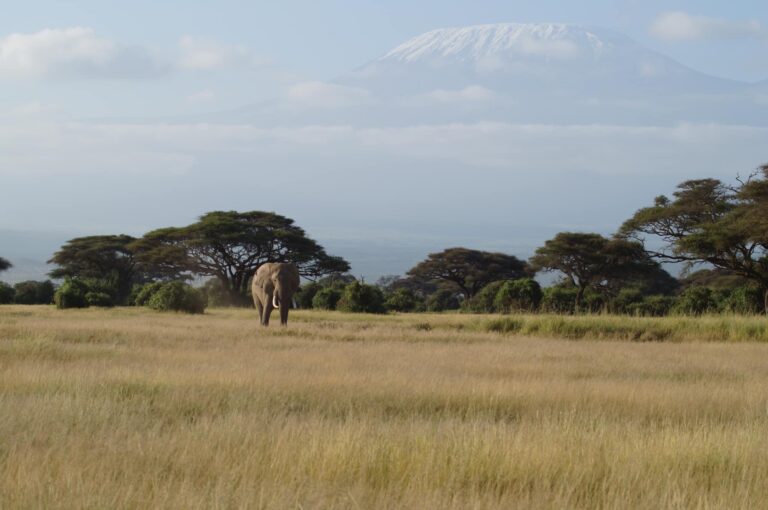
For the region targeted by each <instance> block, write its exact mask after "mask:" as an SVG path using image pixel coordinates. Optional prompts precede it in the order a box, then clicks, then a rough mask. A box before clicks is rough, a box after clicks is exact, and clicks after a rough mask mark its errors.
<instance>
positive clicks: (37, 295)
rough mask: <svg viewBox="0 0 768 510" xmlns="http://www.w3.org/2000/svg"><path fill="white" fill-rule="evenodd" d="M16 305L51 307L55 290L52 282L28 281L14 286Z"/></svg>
mask: <svg viewBox="0 0 768 510" xmlns="http://www.w3.org/2000/svg"><path fill="white" fill-rule="evenodd" d="M13 288H14V290H15V291H16V292H15V296H14V298H13V301H14V303H16V304H19V305H50V304H51V303H53V294H54V292H55V289H54V288H53V283H52V282H51V281H50V280H47V281H44V282H35V281H26V282H21V283H17V284H16V285H14V287H13Z"/></svg>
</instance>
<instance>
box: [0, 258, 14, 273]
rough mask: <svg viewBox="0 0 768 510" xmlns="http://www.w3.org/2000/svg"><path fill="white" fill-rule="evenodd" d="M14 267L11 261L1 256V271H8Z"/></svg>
mask: <svg viewBox="0 0 768 510" xmlns="http://www.w3.org/2000/svg"><path fill="white" fill-rule="evenodd" d="M12 267H13V265H12V264H11V263H10V262H8V261H7V260H6V259H4V258H3V257H0V272H3V271H6V270H8V269H10V268H12Z"/></svg>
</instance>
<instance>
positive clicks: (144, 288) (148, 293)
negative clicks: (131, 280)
mask: <svg viewBox="0 0 768 510" xmlns="http://www.w3.org/2000/svg"><path fill="white" fill-rule="evenodd" d="M162 287H163V282H152V283H145V284H144V285H141V286H139V288H138V290H137V292H136V297H135V298H134V299H133V304H134V306H148V305H149V300H150V299H152V296H154V295H155V294H156V293H157V291H159V290H160V289H161V288H162Z"/></svg>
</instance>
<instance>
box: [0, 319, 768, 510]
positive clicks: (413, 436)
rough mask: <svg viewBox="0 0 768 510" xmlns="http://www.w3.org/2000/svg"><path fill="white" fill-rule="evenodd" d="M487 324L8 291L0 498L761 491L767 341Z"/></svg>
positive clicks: (486, 500)
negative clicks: (577, 333)
mask: <svg viewBox="0 0 768 510" xmlns="http://www.w3.org/2000/svg"><path fill="white" fill-rule="evenodd" d="M488 320H491V319H480V318H477V317H471V316H469V317H468V316H458V315H452V316H439V315H414V316H404V315H399V316H386V317H372V316H351V315H342V314H333V313H325V314H323V313H312V312H300V313H296V314H293V315H292V322H291V326H290V327H289V328H287V329H281V328H270V329H269V330H263V329H258V328H257V325H256V323H257V320H256V317H255V312H252V311H247V310H238V311H229V310H213V311H211V312H210V313H208V314H206V315H205V316H196V317H190V316H183V315H163V314H158V313H153V312H149V311H144V310H132V309H117V310H107V311H105V310H84V311H65V312H62V311H56V310H53V309H52V308H35V307H13V306H11V307H8V306H6V307H0V507H2V508H14V507H22V508H24V507H38V508H40V507H45V508H147V507H168V508H209V507H215V508H265V509H266V508H270V509H271V508H366V509H367V508H441V509H442V508H702V509H704V508H729V509H730V508H757V507H761V506H763V505H765V498H766V494H768V434H766V430H768V390H767V388H768V345H766V344H762V343H757V342H745V343H719V342H714V341H712V342H689V343H680V342H677V343H670V342H667V343H662V342H645V343H642V342H615V341H599V342H598V341H591V340H582V341H579V342H573V341H569V340H554V339H546V338H531V337H523V336H514V335H508V334H507V335H500V334H498V333H494V332H486V331H483V330H485V329H488V327H487V326H488V323H487V321H488ZM553 320H554V319H553ZM723 320H727V319H723ZM734 320H736V319H734ZM751 320H754V321H759V320H761V319H757V318H756V319H751ZM491 329H493V328H491ZM709 340H714V338H709Z"/></svg>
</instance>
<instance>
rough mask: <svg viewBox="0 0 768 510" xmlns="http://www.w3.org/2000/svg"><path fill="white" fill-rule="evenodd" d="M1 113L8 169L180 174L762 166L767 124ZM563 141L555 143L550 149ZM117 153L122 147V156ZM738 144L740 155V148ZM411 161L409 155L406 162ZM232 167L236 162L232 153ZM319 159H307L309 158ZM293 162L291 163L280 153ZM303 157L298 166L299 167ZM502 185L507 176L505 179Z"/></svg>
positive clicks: (611, 171)
mask: <svg viewBox="0 0 768 510" xmlns="http://www.w3.org/2000/svg"><path fill="white" fill-rule="evenodd" d="M1 121H2V118H0V152H2V153H3V160H2V162H0V175H12V174H17V175H31V174H35V173H42V174H60V175H71V174H91V173H94V174H102V173H108V174H109V173H112V174H121V173H125V172H128V173H137V172H138V173H141V174H145V173H146V174H157V175H160V174H163V173H172V174H178V173H184V172H186V171H189V170H190V169H192V168H194V167H196V165H197V164H198V162H199V161H200V160H202V159H206V158H207V157H208V156H211V155H212V156H211V159H210V160H211V161H217V160H218V159H219V158H221V157H225V158H228V157H230V155H235V154H236V155H238V156H237V157H238V158H241V160H240V163H239V164H241V165H242V167H243V169H247V168H251V167H252V163H253V162H252V160H259V159H260V158H263V157H266V158H267V159H269V160H274V161H286V162H287V161H293V160H294V158H303V159H305V160H307V161H314V160H316V159H317V158H322V157H329V158H331V159H332V160H333V161H338V163H339V165H341V166H343V165H344V164H345V161H357V160H359V158H360V157H361V156H365V158H366V159H367V158H369V157H372V158H373V159H374V160H380V161H390V162H391V161H397V162H398V163H397V164H396V165H395V166H397V167H398V168H400V169H401V171H402V172H403V173H404V175H411V174H413V173H414V172H416V173H418V172H421V171H424V172H430V171H431V170H430V168H432V167H434V168H443V167H444V166H445V162H446V161H449V162H451V164H459V165H466V166H468V167H471V168H474V169H477V171H489V172H500V173H499V174H498V175H499V178H500V179H501V180H502V181H504V180H509V179H512V180H514V179H513V178H512V176H513V175H514V174H516V173H519V174H520V175H527V174H528V173H530V172H536V173H540V172H544V173H553V174H556V173H558V172H562V171H563V169H568V171H569V172H579V171H582V172H589V173H597V174H604V175H654V174H655V175H662V176H666V175H668V174H670V173H671V174H679V173H680V172H681V171H683V170H681V169H686V168H700V169H701V170H700V173H701V172H704V173H707V172H709V171H712V170H722V169H724V168H734V165H736V166H737V167H738V166H739V165H740V164H747V165H748V167H749V166H750V165H754V164H757V163H759V162H760V161H762V159H761V158H763V157H764V154H762V155H761V154H760V148H761V147H765V145H766V143H768V128H766V127H749V126H731V125H719V124H680V125H677V126H672V127H664V126H634V127H633V126H617V125H607V124H605V125H568V126H560V125H551V124H512V123H505V122H478V123H470V124H464V123H457V124H438V125H424V126H406V127H365V128H364V127H352V126H344V125H339V126H305V127H275V128H262V127H256V126H253V125H249V124H229V125H222V124H204V123H199V124H86V123H72V122H54V121H51V122H48V123H43V122H38V121H34V122H23V121H19V119H16V118H8V120H7V121H6V122H1ZM553 147H556V148H557V150H552V148H553ZM116 154H118V155H120V157H117V158H116V157H115V155H116ZM734 155H737V156H738V157H737V158H735V159H734ZM408 161H410V162H411V163H412V165H409V163H407V162H408ZM233 165H234V166H233V171H236V170H237V164H236V163H235V164H233ZM311 166H312V165H310V167H311ZM281 167H284V168H286V172H289V173H290V170H289V169H290V164H288V163H285V164H284V165H283V164H281ZM301 168H305V163H303V164H301V165H298V166H297V168H296V169H294V170H293V171H296V172H298V171H302V170H301ZM500 185H503V182H502V183H501V184H500Z"/></svg>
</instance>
